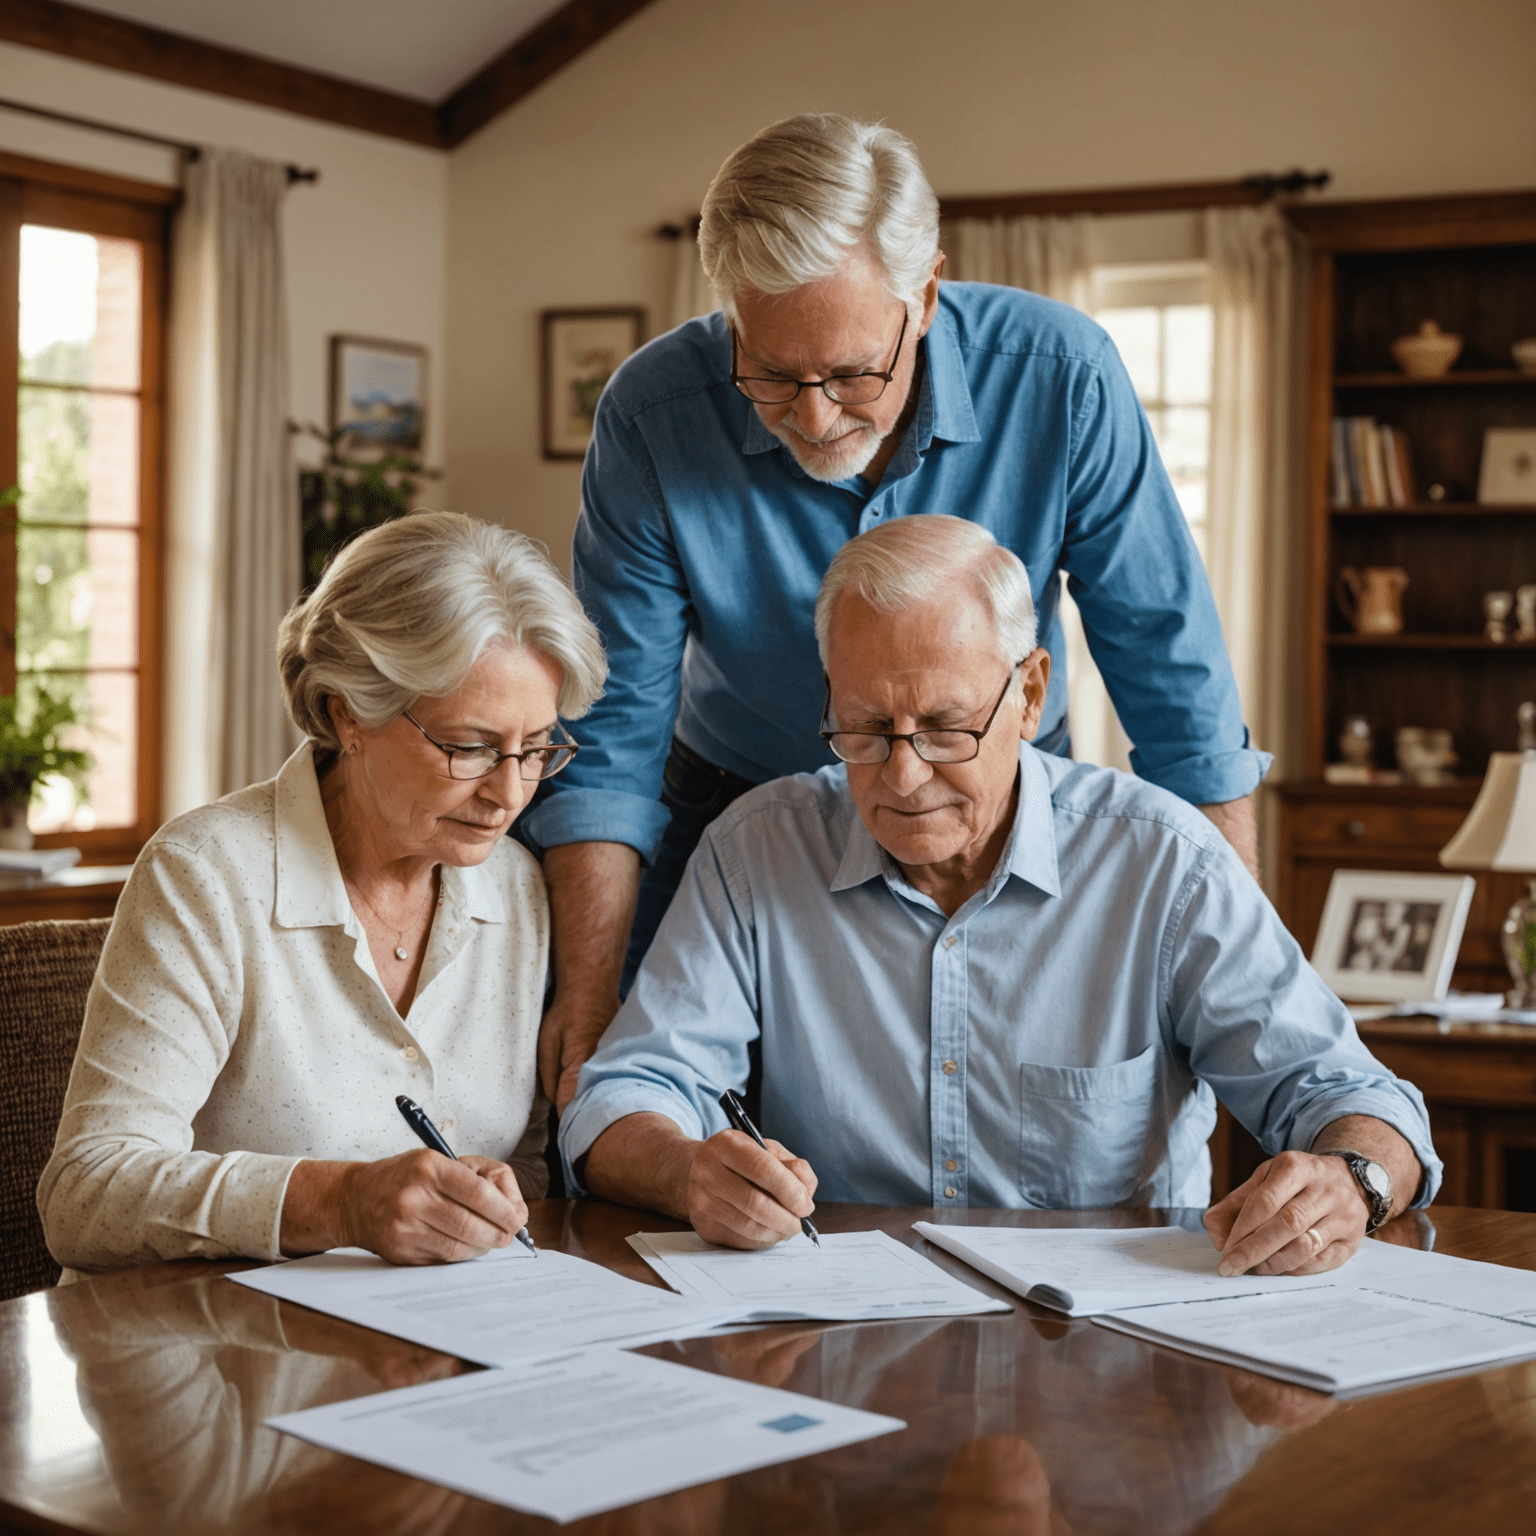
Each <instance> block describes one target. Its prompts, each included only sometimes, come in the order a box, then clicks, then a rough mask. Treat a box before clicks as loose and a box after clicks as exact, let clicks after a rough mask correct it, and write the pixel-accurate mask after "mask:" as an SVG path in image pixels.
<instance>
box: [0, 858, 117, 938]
mask: <svg viewBox="0 0 1536 1536" xmlns="http://www.w3.org/2000/svg"><path fill="white" fill-rule="evenodd" d="M132 873H133V865H131V864H76V865H74V866H73V867H72V868H70V869H66V870H61V871H60V872H59V873H58V874H56V875H50V876H49V877H48V878H47V879H46V880H18V879H15V878H13V877H6V878H4V879H0V923H36V922H42V921H44V920H45V919H54V918H79V917H111V916H112V914H113V912H115V911H116V910H117V898H118V897H119V896H121V895H122V894H123V885H124V883H125V882H126V881H127V879H128V876H129V875H130V874H132Z"/></svg>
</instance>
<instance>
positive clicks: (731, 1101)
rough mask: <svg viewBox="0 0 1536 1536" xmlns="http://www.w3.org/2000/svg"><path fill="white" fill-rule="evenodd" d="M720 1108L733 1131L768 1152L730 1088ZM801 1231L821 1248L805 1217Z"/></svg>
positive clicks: (819, 1241)
mask: <svg viewBox="0 0 1536 1536" xmlns="http://www.w3.org/2000/svg"><path fill="white" fill-rule="evenodd" d="M720 1108H721V1109H723V1110H724V1111H725V1118H726V1119H727V1120H729V1121H730V1122H731V1129H732V1130H733V1131H740V1132H741V1134H742V1135H743V1136H750V1137H751V1138H752V1140H753V1141H755V1142H756V1143H757V1144H758V1146H760V1147H761V1148H762V1149H763V1151H765V1152H766V1151H767V1150H768V1144H767V1143H766V1142H765V1141H764V1140H763V1133H762V1132H761V1131H760V1130H758V1128H757V1127H756V1126H755V1125H753V1124H752V1117H751V1116H750V1115H749V1114H748V1113H747V1107H746V1105H745V1104H743V1103H742V1102H741V1100H740V1099H738V1098H737V1097H736V1095H735V1094H734V1093H732V1092H731V1090H730V1089H729V1088H727V1089H726V1090H725V1092H724V1093H722V1094H721V1095H720ZM800 1230H801V1231H802V1232H804V1233H805V1235H806V1236H807V1237H808V1238H810V1240H811V1241H812V1242H813V1243H815V1244H816V1246H817V1247H818V1248H820V1247H821V1237H820V1235H819V1234H818V1233H817V1231H816V1228H815V1227H813V1226H812V1225H811V1224H810V1222H809V1221H807V1220H806V1218H805V1217H804V1216H802V1217H801V1218H800Z"/></svg>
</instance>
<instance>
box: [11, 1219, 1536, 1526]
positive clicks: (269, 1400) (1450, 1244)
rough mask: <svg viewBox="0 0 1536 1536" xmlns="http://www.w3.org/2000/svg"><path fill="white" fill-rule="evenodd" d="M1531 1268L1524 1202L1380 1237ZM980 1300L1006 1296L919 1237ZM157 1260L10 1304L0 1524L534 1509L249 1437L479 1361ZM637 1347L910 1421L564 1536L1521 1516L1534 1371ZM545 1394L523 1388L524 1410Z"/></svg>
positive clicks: (1531, 1453)
mask: <svg viewBox="0 0 1536 1536" xmlns="http://www.w3.org/2000/svg"><path fill="white" fill-rule="evenodd" d="M934 1214H935V1213H932V1212H927V1211H916V1210H902V1211H896V1210H891V1209H885V1208H880V1209H877V1208H874V1207H867V1206H833V1205H825V1206H822V1207H820V1208H819V1210H818V1213H817V1218H816V1219H817V1222H818V1223H819V1225H820V1226H821V1228H822V1230H823V1231H833V1232H836V1231H841V1230H850V1229H855V1228H867V1227H873V1226H879V1227H882V1228H884V1229H885V1230H886V1231H888V1232H890V1233H891V1234H892V1235H893V1236H895V1237H897V1238H899V1239H901V1240H902V1241H907V1242H912V1243H917V1242H918V1241H919V1240H918V1239H917V1237H916V1234H915V1233H913V1232H911V1230H910V1227H911V1223H912V1221H913V1220H915V1219H920V1218H923V1217H926V1216H932V1215H934ZM964 1214H968V1217H969V1220H971V1221H972V1222H975V1223H978V1224H1007V1225H1017V1226H1031V1227H1042V1226H1045V1227H1048V1226H1074V1225H1076V1226H1115V1225H1138V1224H1145V1223H1157V1222H1162V1221H1165V1220H1178V1221H1181V1222H1183V1223H1186V1224H1187V1223H1189V1222H1191V1221H1197V1220H1198V1215H1197V1213H1193V1212H1190V1213H1163V1214H1160V1213H1156V1212H1147V1211H1141V1212H1134V1211H1108V1212H1098V1213H1095V1212H1065V1211H1059V1212H1045V1211H1028V1212H1025V1211H1013V1212H1002V1211H972V1212H970V1213H960V1212H956V1211H946V1212H944V1213H943V1218H944V1219H945V1220H947V1221H954V1220H955V1219H956V1218H957V1217H959V1216H961V1215H964ZM1430 1222H1432V1223H1433V1233H1434V1236H1433V1241H1434V1245H1435V1247H1436V1248H1437V1249H1439V1250H1440V1251H1441V1252H1445V1253H1454V1254H1459V1255H1461V1256H1463V1257H1467V1258H1479V1259H1490V1260H1494V1261H1496V1262H1499V1263H1503V1264H1512V1265H1517V1266H1520V1267H1523V1268H1527V1269H1536V1215H1520V1214H1513V1213H1507V1212H1500V1211H1473V1210H1454V1209H1451V1210H1437V1211H1434V1212H1432V1213H1430V1216H1429V1217H1428V1218H1425V1217H1421V1216H1416V1217H1409V1218H1405V1219H1403V1220H1400V1221H1398V1222H1394V1223H1393V1224H1392V1226H1391V1227H1389V1228H1388V1229H1387V1234H1388V1235H1389V1237H1390V1238H1391V1239H1392V1240H1394V1241H1399V1242H1403V1243H1406V1244H1408V1245H1410V1246H1424V1245H1425V1244H1426V1242H1427V1241H1428V1240H1429V1237H1430ZM675 1225H676V1223H672V1222H667V1221H664V1220H663V1219H662V1218H660V1217H656V1216H651V1215H646V1214H643V1213H637V1212H634V1211H628V1210H622V1209H620V1208H618V1207H616V1206H610V1205H604V1204H601V1203H599V1202H593V1201H556V1200H548V1201H542V1202H535V1203H534V1206H533V1212H532V1219H531V1221H530V1226H531V1228H532V1231H533V1234H534V1237H535V1238H536V1239H537V1241H538V1242H539V1244H540V1245H541V1246H545V1247H551V1248H561V1249H564V1250H565V1251H566V1252H567V1253H574V1254H579V1255H581V1256H582V1257H585V1258H589V1259H594V1260H597V1261H598V1262H600V1263H603V1264H607V1265H609V1266H610V1267H612V1268H614V1269H616V1270H620V1271H622V1272H623V1273H625V1274H627V1275H630V1276H632V1277H633V1278H635V1279H639V1280H650V1279H651V1276H650V1273H649V1271H647V1270H646V1269H645V1267H644V1266H643V1265H642V1264H641V1263H640V1262H639V1260H637V1259H636V1258H635V1257H634V1255H633V1254H632V1252H631V1251H630V1249H629V1248H628V1247H627V1246H626V1245H625V1243H624V1238H625V1237H626V1236H627V1235H628V1234H629V1233H631V1232H635V1231H642V1230H650V1231H656V1230H661V1229H663V1228H667V1227H673V1226H675ZM922 1247H923V1250H924V1251H925V1252H927V1253H928V1254H929V1256H930V1257H932V1258H933V1259H934V1261H935V1262H936V1263H939V1264H941V1265H942V1266H944V1267H945V1268H946V1269H949V1270H951V1271H952V1272H954V1273H957V1274H961V1275H964V1276H965V1277H966V1278H967V1279H968V1280H969V1281H971V1283H972V1284H974V1285H976V1286H977V1287H978V1289H982V1290H986V1291H988V1292H990V1293H992V1294H996V1295H1005V1294H1006V1293H1004V1292H1002V1291H1000V1290H998V1289H997V1288H995V1287H993V1286H992V1285H991V1283H990V1282H989V1281H987V1280H985V1279H983V1278H982V1277H981V1276H980V1275H977V1274H976V1273H975V1272H974V1271H971V1270H968V1269H966V1268H965V1267H964V1266H963V1265H960V1264H958V1263H957V1262H956V1261H954V1260H952V1259H951V1258H950V1257H949V1256H948V1255H947V1254H943V1253H941V1252H939V1251H938V1250H935V1249H933V1248H931V1247H929V1246H928V1245H926V1244H923V1245H922ZM235 1267H237V1266H233V1265H229V1264H204V1263H182V1264H164V1265H157V1266H154V1267H152V1268H146V1269H141V1270H133V1271H124V1272H121V1273H117V1274H112V1275H104V1276H99V1277H97V1278H95V1279H91V1280H86V1281H82V1282H80V1283H78V1284H76V1285H72V1286H65V1287H62V1288H61V1289H58V1290H55V1291H50V1292H44V1293H40V1294H38V1295H34V1296H28V1297H25V1298H23V1299H22V1300H20V1301H13V1302H6V1303H4V1304H3V1305H0V1331H3V1337H4V1342H3V1353H0V1360H3V1371H4V1382H3V1395H4V1403H3V1409H0V1412H3V1423H0V1529H5V1530H24V1531H48V1532H75V1531H91V1532H110V1533H144V1536H149V1533H154V1536H164V1533H170V1532H175V1533H182V1532H186V1533H193V1536H199V1533H204V1532H208V1533H212V1532H239V1533H242V1536H244V1533H251V1536H255V1533H271V1532H284V1533H310V1532H313V1533H317V1536H318V1533H333V1532H334V1533H342V1532H347V1533H351V1532H368V1533H370V1536H391V1533H399V1536H404V1533H410V1536H449V1533H452V1536H471V1533H474V1536H478V1533H481V1532H486V1533H490V1532H497V1533H500V1532H511V1531H527V1530H534V1529H542V1528H546V1527H548V1526H549V1522H547V1521H544V1520H541V1519H536V1518H533V1517H530V1516H525V1515H519V1514H516V1513H514V1512H513V1511H511V1510H507V1509H502V1508H499V1507H497V1506H494V1505H490V1504H485V1503H482V1502H480V1501H478V1500H475V1499H471V1498H466V1497H464V1496H462V1495H459V1494H456V1493H451V1492H448V1491H447V1490H445V1489H441V1488H437V1487H435V1486H433V1485H431V1484H427V1483H422V1482H418V1481H415V1480H414V1479H411V1478H407V1477H403V1476H400V1475H399V1474H396V1473H391V1472H387V1471H384V1470H383V1469H381V1468H378V1467H374V1466H370V1465H368V1464H366V1463H363V1462H359V1461H355V1460H352V1459H350V1458H348V1457H345V1456H340V1455H336V1454H333V1453H330V1452H326V1451H322V1450H319V1449H317V1448H315V1447H313V1446H309V1445H305V1444H304V1443H302V1442H301V1441H298V1440H294V1439H292V1438H289V1437H287V1436H283V1435H279V1434H278V1433H277V1432H276V1431H274V1430H270V1429H268V1428H266V1427H265V1424H264V1422H263V1421H264V1420H265V1419H266V1418H268V1417H269V1416H270V1415H272V1414H275V1413H285V1412H288V1411H290V1410H293V1409H298V1408H306V1407H311V1406H313V1405H315V1404H318V1403H325V1402H332V1401H336V1400H340V1399H346V1398H353V1397H359V1396H362V1395H364V1394H367V1393H371V1392H377V1391H380V1390H382V1389H384V1388H388V1387H397V1386H405V1385H409V1384H410V1383H413V1382H419V1381H426V1380H431V1379H433V1378H438V1377H443V1376H448V1375H453V1374H456V1373H457V1372H459V1371H462V1370H466V1369H470V1367H467V1366H464V1365H463V1364H461V1363H460V1362H458V1361H456V1360H453V1359H450V1358H449V1357H447V1356H444V1355H439V1354H435V1353H433V1352H432V1351H430V1350H424V1349H419V1348H416V1347H415V1346H412V1345H408V1344H402V1343H400V1342H398V1341H395V1340H392V1339H389V1338H386V1337H384V1336H382V1335H380V1334H377V1333H373V1332H371V1331H369V1330H367V1329H363V1328H358V1327H354V1326H352V1325H350V1324H346V1323H342V1322H338V1321H336V1320H334V1319H331V1318H327V1317H324V1316H321V1315H320V1314H318V1313H314V1312H309V1311H306V1310H305V1309H303V1308H301V1307H295V1306H292V1305H290V1304H288V1303H286V1302H277V1301H274V1300H273V1299H271V1298H270V1297H266V1296H262V1295H259V1294H258V1293H256V1292H253V1291H249V1290H247V1289H246V1288H245V1287H243V1286H237V1285H231V1284H229V1283H228V1282H227V1281H225V1280H224V1279H223V1278H221V1277H222V1276H223V1275H224V1273H225V1272H227V1271H228V1270H229V1269H231V1268H235ZM645 1353H647V1354H651V1355H655V1356H657V1357H658V1358H661V1359H668V1360H679V1361H683V1362H686V1363H687V1364H689V1365H692V1366H696V1367H698V1368H700V1369H702V1370H707V1371H717V1372H722V1373H725V1374H729V1375H733V1376H739V1377H744V1378H749V1379H751V1380H754V1381H759V1382H763V1383H765V1384H768V1385H772V1386H782V1387H786V1388H789V1389H792V1390H795V1391H800V1392H806V1393H809V1394H811V1395H813V1396H817V1397H824V1398H828V1399H831V1400H834V1401H836V1402H840V1403H846V1404H849V1405H851V1406H855V1407H860V1408H866V1409H870V1410H873V1411H875V1412H879V1413H888V1414H893V1415H895V1416H896V1417H898V1418H902V1419H905V1420H906V1421H907V1424H908V1427H907V1429H906V1430H905V1431H904V1432H901V1433H898V1434H891V1435H887V1436H884V1437H883V1438H881V1439H877V1440H871V1441H867V1442H865V1443H864V1444H861V1445H854V1446H850V1447H847V1448H846V1449H843V1450H840V1451H834V1452H829V1453H827V1454H825V1455H821V1456H814V1457H810V1458H807V1459H804V1460H800V1461H795V1462H790V1463H787V1464H785V1465H783V1466H778V1467H769V1468H766V1469H764V1470H762V1471H757V1472H752V1473H747V1474H745V1475H743V1476H740V1477H735V1478H731V1479H729V1480H727V1481H725V1482H719V1483H713V1484H709V1485H706V1486H704V1487H701V1488H696V1489H691V1490H687V1491H685V1492H682V1493H677V1494H673V1495H670V1496H668V1497H666V1498H662V1499H655V1500H651V1501H649V1502H647V1503H644V1504H640V1505H636V1506H634V1507H632V1508H630V1509H627V1510H623V1511H619V1512H617V1513H614V1514H610V1515H604V1516H598V1517H595V1518H593V1519H591V1520H587V1521H581V1522H577V1523H575V1524H574V1525H572V1526H571V1527H569V1528H568V1529H571V1530H579V1531H583V1532H594V1533H597V1532H601V1533H603V1536H620V1533H624V1536H662V1533H672V1532H677V1533H682V1536H747V1533H753V1532H775V1533H778V1532H782V1533H785V1536H790V1533H797V1536H798V1533H820V1532H829V1533H830V1532H859V1533H870V1536H875V1533H881V1536H884V1533H888V1532H889V1533H904V1532H914V1533H917V1532H921V1533H925V1536H926V1533H935V1536H961V1533H964V1536H991V1533H997V1536H1003V1533H1008V1536H1036V1533H1040V1536H1044V1533H1048V1532H1049V1533H1061V1532H1065V1531H1077V1532H1095V1533H1109V1532H1138V1533H1140V1532H1152V1533H1162V1532H1185V1531H1199V1532H1209V1533H1217V1532H1234V1533H1238V1532H1241V1533H1243V1536H1251V1533H1255V1532H1271V1531H1274V1532H1296V1533H1317V1532H1326V1531H1341V1532H1342V1531H1348V1532H1350V1533H1358V1532H1366V1531H1391V1532H1394V1533H1402V1536H1406V1533H1413V1532H1421V1531H1422V1532H1431V1531H1433V1532H1437V1533H1442V1532H1448V1531H1478V1532H1496V1531H1531V1530H1536V1363H1532V1364H1529V1365H1522V1366H1515V1367H1510V1368H1506V1369H1504V1370H1498V1371H1487V1372H1484V1373H1482V1374H1481V1375H1477V1376H1469V1377H1463V1378H1461V1379H1459V1380H1454V1381H1444V1382H1438V1383H1433V1384H1429V1385H1425V1386H1419V1387H1411V1388H1407V1389H1405V1390H1402V1391H1397V1392H1392V1393H1388V1394H1385V1395H1383V1396H1379V1397H1374V1398H1368V1399H1365V1400H1362V1401H1357V1402H1355V1403H1352V1404H1349V1405H1341V1404H1336V1403H1334V1402H1332V1401H1331V1400H1330V1399H1328V1398H1325V1397H1320V1396H1318V1395H1316V1394H1314V1393H1310V1392H1305V1391H1302V1390H1300V1389H1298V1388H1293V1387H1286V1386H1282V1385H1280V1384H1279V1383H1276V1382H1272V1381H1269V1380H1267V1379H1265V1378H1263V1377H1259V1376H1252V1375H1249V1374H1247V1373H1246V1372H1242V1371H1235V1370H1230V1369H1223V1368H1221V1367H1218V1366H1215V1365H1209V1364H1206V1363H1205V1362H1203V1361H1200V1360H1196V1359H1194V1358H1192V1357H1189V1356H1186V1355H1180V1354H1177V1353H1174V1352H1172V1351H1169V1350H1164V1349H1159V1348H1156V1347H1154V1346H1151V1345H1148V1344H1143V1343H1141V1342H1139V1341H1137V1340H1133V1339H1129V1338H1126V1337H1124V1336H1123V1335H1119V1334H1115V1333H1111V1332H1109V1331H1108V1330H1106V1329H1103V1328H1098V1327H1095V1326H1093V1325H1092V1324H1091V1323H1089V1322H1087V1321H1083V1320H1079V1321H1076V1322H1071V1321H1068V1320H1066V1319H1064V1318H1061V1317H1059V1316H1057V1315H1055V1314H1052V1313H1050V1312H1047V1311H1044V1310H1042V1309H1040V1308H1036V1307H1032V1306H1030V1305H1028V1304H1026V1303H1024V1302H1018V1301H1015V1306H1014V1311H1013V1314H1012V1315H1011V1316H1004V1315H1002V1314H995V1315H992V1316H985V1317H973V1318H946V1319H938V1318H934V1319H918V1320H914V1321H908V1322H888V1323H862V1324H854V1325H848V1324H840V1325H839V1324H831V1325H821V1326H808V1325H781V1326H778V1327H773V1328H764V1329H761V1330H757V1331H754V1332H751V1333H740V1334H736V1335H734V1336H731V1337H725V1338H714V1339H695V1340H691V1341H688V1342H685V1343H681V1344H659V1345H652V1346H649V1347H648V1348H647V1349H646V1350H645ZM528 1406H529V1412H531V1413H536V1412H537V1411H538V1405H537V1403H536V1402H530V1403H529V1405H528Z"/></svg>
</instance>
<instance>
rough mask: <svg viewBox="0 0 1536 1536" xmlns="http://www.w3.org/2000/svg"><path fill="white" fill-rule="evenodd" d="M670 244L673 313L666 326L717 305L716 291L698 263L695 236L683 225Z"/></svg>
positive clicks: (669, 326) (715, 307)
mask: <svg viewBox="0 0 1536 1536" xmlns="http://www.w3.org/2000/svg"><path fill="white" fill-rule="evenodd" d="M673 243H674V244H675V245H676V246H677V261H676V265H675V266H674V268H673V270H672V313H671V315H670V317H669V318H668V320H667V327H668V329H671V327H673V326H675V325H681V324H682V323H683V321H685V320H692V319H693V318H694V317H695V316H697V315H707V314H709V312H710V311H711V310H714V309H718V308H719V307H720V306H719V305H718V304H717V303H716V302H715V290H714V289H713V288H712V287H711V286H710V282H709V279H708V278H707V277H705V276H704V268H703V267H702V266H701V265H700V263H699V240H698V236H697V235H696V234H695V233H694V231H693V230H692V229H691V228H686V227H685V228H684V230H683V232H682V234H681V235H679V236H678V237H677V239H676V241H674V242H673Z"/></svg>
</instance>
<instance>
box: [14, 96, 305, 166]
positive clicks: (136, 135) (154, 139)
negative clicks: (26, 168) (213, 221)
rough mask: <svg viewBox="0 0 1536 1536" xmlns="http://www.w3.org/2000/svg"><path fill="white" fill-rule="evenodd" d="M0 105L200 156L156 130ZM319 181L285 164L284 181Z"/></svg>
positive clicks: (194, 147)
mask: <svg viewBox="0 0 1536 1536" xmlns="http://www.w3.org/2000/svg"><path fill="white" fill-rule="evenodd" d="M0 107H3V108H4V109H5V110H6V111H7V112H25V113H26V114H27V115H28V116H29V117H46V118H48V119H49V120H50V121H51V122H55V123H68V124H69V125H70V126H71V127H72V128H91V129H94V130H95V131H96V132H97V133H113V134H116V135H117V137H118V138H120V139H137V140H138V141H139V143H141V144H158V145H159V146H160V147H161V148H162V149H174V150H175V151H176V152H177V153H178V154H179V155H180V156H181V158H182V159H183V160H184V161H186V162H187V163H188V164H191V162H192V161H194V160H201V159H202V157H203V151H202V147H201V146H200V145H197V144H188V143H186V142H185V141H184V140H182V139H167V138H164V137H163V136H162V135H160V134H158V133H144V132H143V131H141V130H140V129H138V128H123V127H120V126H119V125H118V124H117V123H103V122H100V121H98V120H97V119H96V118H93V117H75V116H74V115H73V114H71V113H69V112H54V111H52V110H51V109H50V108H48V107H34V106H32V105H31V104H30V103H28V102H25V101H11V100H9V99H8V98H6V97H3V96H0ZM319 180H320V172H319V171H317V170H305V169H304V168H303V167H302V166H297V165H290V166H289V167H288V184H289V186H292V185H293V184H294V183H295V182H298V181H303V182H309V183H310V184H313V183H315V182H317V181H319Z"/></svg>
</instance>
